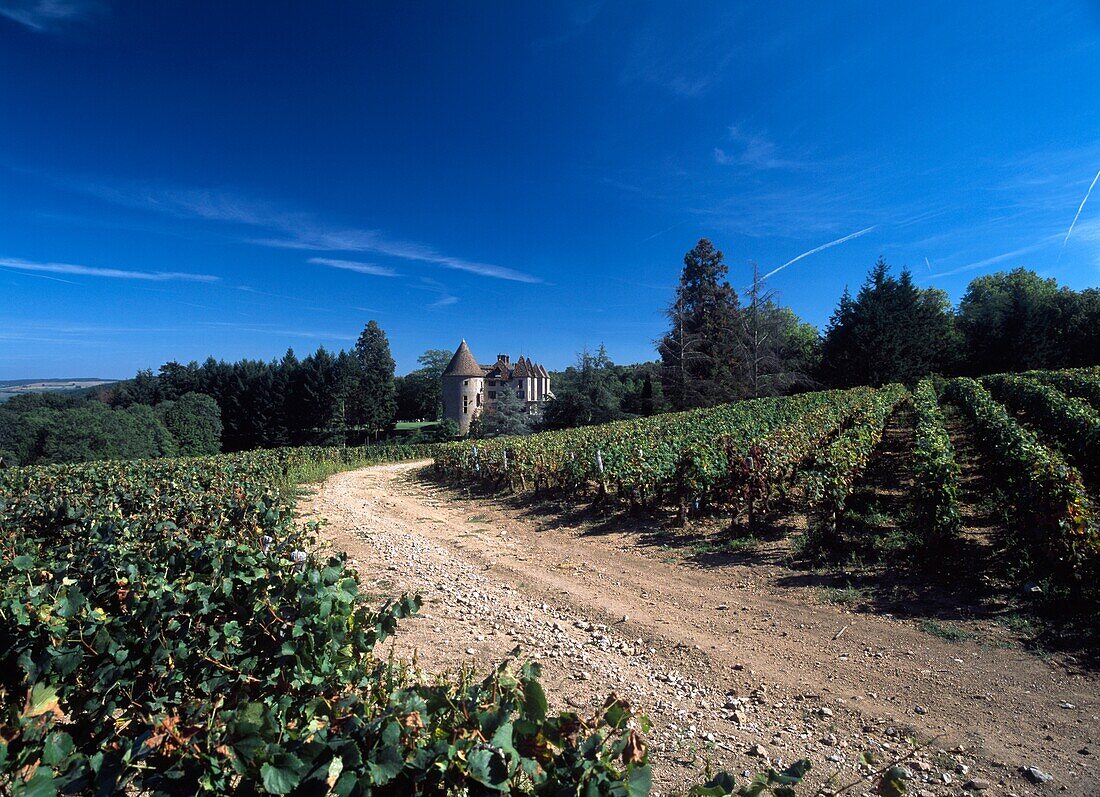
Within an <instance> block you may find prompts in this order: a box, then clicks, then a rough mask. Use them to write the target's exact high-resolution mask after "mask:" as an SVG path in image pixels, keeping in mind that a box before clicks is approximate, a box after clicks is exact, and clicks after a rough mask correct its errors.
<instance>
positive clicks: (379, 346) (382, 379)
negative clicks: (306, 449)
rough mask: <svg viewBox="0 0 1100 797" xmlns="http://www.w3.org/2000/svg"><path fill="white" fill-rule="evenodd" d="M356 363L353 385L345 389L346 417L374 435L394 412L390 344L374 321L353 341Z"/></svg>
mask: <svg viewBox="0 0 1100 797" xmlns="http://www.w3.org/2000/svg"><path fill="white" fill-rule="evenodd" d="M354 355H355V358H356V360H357V361H358V363H359V373H358V378H357V380H356V384H355V385H354V386H353V387H352V389H351V390H350V391H349V392H348V399H347V401H348V407H349V410H350V411H349V413H348V417H349V420H350V421H351V422H352V423H354V424H356V425H360V426H365V427H367V428H368V429H369V430H371V431H372V432H373V433H374V435H375V437H377V436H378V434H379V433H380V432H381V431H382V430H384V429H387V428H388V427H389V426H390V424H392V423H393V417H394V413H395V412H396V411H397V400H396V396H395V391H394V376H393V372H394V367H395V365H394V361H393V356H392V355H391V354H390V343H389V341H388V340H387V339H386V333H385V332H383V331H382V328H381V327H380V326H378V322H377V321H370V322H369V323H368V324H367V326H366V328H364V329H363V334H361V335H360V336H359V340H358V341H357V342H356V344H355V351H354Z"/></svg>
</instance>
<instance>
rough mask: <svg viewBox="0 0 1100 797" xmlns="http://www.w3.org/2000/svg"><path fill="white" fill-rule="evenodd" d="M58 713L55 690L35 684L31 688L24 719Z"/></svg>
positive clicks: (45, 685) (51, 687)
mask: <svg viewBox="0 0 1100 797" xmlns="http://www.w3.org/2000/svg"><path fill="white" fill-rule="evenodd" d="M54 711H56V712H58V713H60V709H59V708H58V706H57V689H56V688H55V687H53V686H50V685H49V684H44V683H36V684H35V685H34V686H32V687H31V693H30V695H29V696H28V699H27V710H26V711H24V712H23V716H24V717H40V716H42V715H43V714H47V713H49V712H54Z"/></svg>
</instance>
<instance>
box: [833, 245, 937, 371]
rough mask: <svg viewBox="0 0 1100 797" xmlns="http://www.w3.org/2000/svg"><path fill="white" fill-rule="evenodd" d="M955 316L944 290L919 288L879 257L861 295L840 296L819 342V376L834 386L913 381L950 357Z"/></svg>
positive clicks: (861, 289) (903, 271)
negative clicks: (820, 359) (820, 368)
mask: <svg viewBox="0 0 1100 797" xmlns="http://www.w3.org/2000/svg"><path fill="white" fill-rule="evenodd" d="M954 339H955V332H954V321H953V317H952V315H951V312H950V303H949V302H948V299H947V295H946V294H945V293H944V292H943V291H940V290H937V289H935V288H925V289H921V288H918V287H917V286H916V285H914V284H913V278H912V275H911V274H910V273H909V271H908V270H902V272H901V276H900V277H896V278H895V277H894V276H892V275H891V274H890V270H889V266H887V265H886V262H885V261H884V260H882V259H881V258H880V259H879V261H878V262H877V263H876V264H875V266H874V268H872V269H871V271H870V272H869V273H868V275H867V280H866V281H865V282H864V283H863V287H861V288H860V291H859V294H858V295H857V296H856V298H855V299H852V297H851V295H850V294H849V293H848V291H847V290H845V291H844V295H843V296H842V297H841V299H840V303H839V304H838V305H837V308H836V310H835V311H834V313H833V316H832V318H831V319H830V321H829V326H828V328H827V329H826V331H825V340H824V342H823V344H822V366H821V367H822V377H823V379H824V381H826V382H827V383H828V384H830V385H832V386H837V387H849V386H853V385H883V384H886V383H887V382H906V383H912V382H915V381H916V380H918V379H920V378H921V377H923V376H926V375H927V374H930V373H943V372H945V371H947V370H948V369H949V368H950V367H951V366H952V362H953V359H954V358H953V347H954V346H953V343H954Z"/></svg>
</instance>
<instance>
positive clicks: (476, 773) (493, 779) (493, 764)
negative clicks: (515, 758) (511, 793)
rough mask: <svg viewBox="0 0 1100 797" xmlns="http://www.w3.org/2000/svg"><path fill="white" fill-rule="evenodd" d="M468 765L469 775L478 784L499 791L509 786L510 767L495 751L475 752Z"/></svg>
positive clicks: (483, 750) (471, 755)
mask: <svg viewBox="0 0 1100 797" xmlns="http://www.w3.org/2000/svg"><path fill="white" fill-rule="evenodd" d="M466 763H467V770H466V771H467V773H468V774H469V775H470V777H471V778H473V779H474V780H476V781H477V782H478V783H481V784H483V785H485V786H488V787H489V788H490V789H496V790H498V791H504V789H505V788H506V787H507V786H508V767H507V766H505V764H504V761H503V757H502V756H501V755H500V754H499V753H498V752H496V751H495V750H485V749H482V750H474V751H473V752H472V753H470V755H469V758H468V759H467V762H466Z"/></svg>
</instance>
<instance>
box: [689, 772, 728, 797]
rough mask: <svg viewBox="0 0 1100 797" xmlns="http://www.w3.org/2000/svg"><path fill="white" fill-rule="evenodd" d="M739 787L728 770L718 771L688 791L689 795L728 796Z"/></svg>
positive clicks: (703, 796)
mask: <svg viewBox="0 0 1100 797" xmlns="http://www.w3.org/2000/svg"><path fill="white" fill-rule="evenodd" d="M736 788H737V783H736V782H735V781H734V778H733V775H731V774H730V773H728V772H725V771H723V772H718V773H717V774H715V776H714V777H712V778H711V779H710V780H708V781H707V782H706V783H704V784H702V785H701V786H694V787H692V789H691V791H690V792H688V795H689V797H727V795H729V794H733V790H734V789H736Z"/></svg>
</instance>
